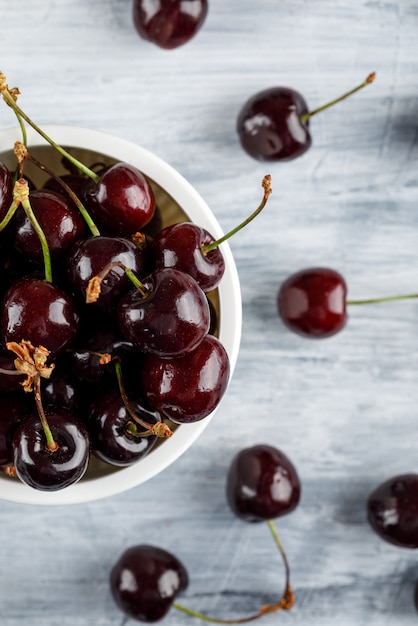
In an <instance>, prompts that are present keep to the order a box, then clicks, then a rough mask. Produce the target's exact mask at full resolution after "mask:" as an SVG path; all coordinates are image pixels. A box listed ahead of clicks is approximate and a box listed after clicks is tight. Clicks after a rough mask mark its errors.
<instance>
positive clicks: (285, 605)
mask: <svg viewBox="0 0 418 626" xmlns="http://www.w3.org/2000/svg"><path fill="white" fill-rule="evenodd" d="M267 525H268V527H269V530H270V532H271V534H272V537H273V539H274V542H275V544H276V546H277V548H278V550H279V552H280V554H281V557H282V560H283V563H284V567H285V576H286V578H285V588H284V591H283V594H282V597H281V598H280V600H279V601H278V602H276V603H275V604H264V605H263V606H261V607H260V608H259V610H258V611H257V613H253V614H252V615H248V616H247V617H241V618H237V619H220V618H217V617H210V616H209V615H205V614H204V613H199V612H198V611H193V610H192V609H189V608H187V607H185V606H183V605H182V604H179V603H178V602H173V607H174V608H176V609H177V610H178V611H181V612H182V613H186V614H187V615H190V616H191V617H197V618H198V619H201V620H203V621H204V622H211V623H212V624H245V623H247V622H253V621H254V620H256V619H259V618H260V617H263V616H264V615H270V614H272V613H277V612H278V611H281V610H283V611H289V610H290V609H291V608H292V606H293V604H294V602H295V596H294V595H293V591H292V588H291V586H290V567H289V562H288V560H287V556H286V553H285V551H284V548H283V545H282V542H281V540H280V537H279V534H278V532H277V530H276V527H275V525H274V523H273V521H272V520H268V521H267Z"/></svg>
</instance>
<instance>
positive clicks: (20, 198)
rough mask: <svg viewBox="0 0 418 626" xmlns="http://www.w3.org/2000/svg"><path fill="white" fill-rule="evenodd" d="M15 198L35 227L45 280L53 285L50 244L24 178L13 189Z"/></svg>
mask: <svg viewBox="0 0 418 626" xmlns="http://www.w3.org/2000/svg"><path fill="white" fill-rule="evenodd" d="M13 198H14V200H15V201H16V202H17V203H18V204H21V205H22V207H23V209H24V211H25V213H26V215H27V217H28V219H29V221H30V223H31V224H32V226H33V229H34V231H35V232H36V234H37V235H38V238H39V242H40V244H41V248H42V255H43V259H44V268H45V280H46V281H47V282H48V283H52V268H51V255H50V253H49V246H48V242H47V240H46V237H45V233H44V231H43V230H42V228H41V226H40V224H39V222H38V220H37V219H36V217H35V214H34V212H33V211H32V207H31V204H30V200H29V184H28V181H27V180H25V179H24V178H19V179H18V180H17V181H16V182H15V184H14V187H13ZM9 211H10V209H9ZM6 217H7V215H6ZM9 219H10V218H9Z"/></svg>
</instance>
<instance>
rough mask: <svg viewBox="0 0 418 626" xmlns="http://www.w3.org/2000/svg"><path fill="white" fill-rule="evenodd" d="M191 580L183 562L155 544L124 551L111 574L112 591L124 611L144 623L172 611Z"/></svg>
mask: <svg viewBox="0 0 418 626" xmlns="http://www.w3.org/2000/svg"><path fill="white" fill-rule="evenodd" d="M188 582H189V579H188V575H187V570H186V568H185V567H184V565H183V564H182V563H181V561H179V559H178V558H177V557H176V556H174V555H173V554H171V553H170V552H167V551H166V550H163V549H162V548H158V547H155V546H151V545H146V544H140V545H135V546H132V547H130V548H128V549H127V550H125V551H124V552H123V554H121V556H120V557H119V558H118V560H117V561H116V563H115V564H114V565H113V567H112V570H111V573H110V589H111V592H112V596H113V599H114V601H115V603H116V605H117V606H118V607H119V608H120V610H121V611H122V612H123V613H124V614H125V615H128V617H130V618H132V619H135V620H139V621H142V622H156V621H158V620H160V619H162V618H163V617H164V616H165V615H166V614H167V612H168V611H169V609H170V607H171V605H172V604H173V601H174V599H175V598H176V596H177V594H179V593H180V592H181V591H184V589H186V587H187V585H188Z"/></svg>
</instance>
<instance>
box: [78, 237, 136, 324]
mask: <svg viewBox="0 0 418 626" xmlns="http://www.w3.org/2000/svg"><path fill="white" fill-rule="evenodd" d="M110 263H121V264H122V265H123V266H125V267H127V268H128V269H130V270H132V271H133V272H135V274H136V275H137V276H138V277H141V276H142V275H143V271H144V267H145V259H144V254H143V251H142V250H140V249H139V248H138V247H137V246H136V245H135V244H134V243H133V242H132V241H130V240H129V239H127V238H125V237H111V236H98V237H90V238H88V239H84V240H83V241H80V242H78V243H76V244H75V245H74V246H73V247H72V248H71V250H70V253H69V256H68V260H67V270H68V278H69V281H70V283H71V284H72V286H73V287H74V289H75V292H76V293H77V294H78V296H79V298H81V299H82V300H83V302H85V299H86V289H87V286H88V284H89V281H90V280H91V278H93V277H94V276H96V275H98V274H99V273H100V272H101V271H102V270H104V269H105V268H106V267H107V266H108V265H109V264H110ZM131 287H132V285H131V282H130V281H129V278H128V277H127V276H126V274H125V272H124V270H123V269H122V268H121V267H119V266H114V267H113V268H112V270H111V271H110V272H108V273H107V274H106V276H105V278H104V279H103V281H102V283H101V294H100V297H99V299H98V301H97V302H96V303H94V304H93V305H89V306H92V307H95V308H97V309H100V310H101V311H105V312H107V313H109V312H110V313H112V312H114V310H115V307H116V306H117V303H118V301H119V298H120V297H121V295H122V294H123V293H125V292H126V291H128V289H129V288H131Z"/></svg>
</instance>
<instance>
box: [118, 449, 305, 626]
mask: <svg viewBox="0 0 418 626" xmlns="http://www.w3.org/2000/svg"><path fill="white" fill-rule="evenodd" d="M300 493H301V487H300V481H299V476H298V474H297V471H296V469H295V467H294V465H293V464H292V462H291V461H290V459H289V458H288V457H287V456H286V455H285V454H283V452H281V451H280V450H278V449H277V448H275V447H273V446H271V445H265V444H260V445H254V446H251V447H250V448H245V449H243V450H241V451H240V452H238V454H236V456H235V457H234V458H233V460H232V462H231V464H230V467H229V471H228V474H227V484H226V495H227V501H228V503H229V506H230V507H231V510H232V512H233V514H234V515H236V516H237V517H239V518H240V519H242V520H244V521H246V522H263V521H266V522H267V523H268V526H269V529H270V531H271V533H272V535H273V538H274V540H275V543H276V546H277V548H278V550H279V552H280V554H281V555H282V558H283V561H284V565H285V570H286V582H285V589H284V592H283V594H282V597H281V598H280V600H279V601H278V602H276V603H275V604H273V605H264V606H262V607H261V608H260V610H259V611H258V612H256V613H255V614H253V615H250V616H246V617H244V618H237V619H231V620H224V619H221V618H213V617H208V616H207V615H205V614H202V613H198V612H196V611H194V610H191V609H188V608H186V607H184V606H183V605H181V604H179V603H178V602H177V601H175V599H176V597H177V595H178V594H179V593H180V592H181V591H184V590H185V589H186V587H187V585H188V580H189V579H188V573H187V570H186V568H185V567H184V565H183V564H182V563H181V562H180V561H179V559H178V558H177V557H176V556H174V555H173V554H171V553H170V552H167V551H166V550H163V549H162V548H159V547H156V546H153V545H147V544H139V545H134V546H131V547H130V548H128V549H127V550H125V552H123V554H122V555H121V556H120V557H119V559H118V560H117V561H116V563H115V564H114V566H113V568H112V570H111V574H110V589H111V592H112V595H113V598H114V600H115V602H116V604H117V606H118V607H119V608H120V609H121V610H122V611H123V612H124V613H125V614H126V615H127V616H129V617H131V618H133V619H136V620H139V621H144V622H155V621H157V620H159V619H162V618H163V617H164V616H165V615H166V614H167V612H168V611H169V609H170V607H171V606H174V607H175V608H176V609H178V610H179V611H181V612H183V613H186V614H188V615H190V616H193V617H197V618H199V619H201V620H204V621H209V622H215V623H218V624H240V623H243V622H249V621H252V620H255V619H258V618H260V617H262V616H263V615H266V614H271V613H275V612H277V611H279V610H289V609H291V607H292V606H293V603H294V595H293V592H292V589H291V586H290V569H289V564H288V561H287V558H286V554H285V552H284V550H283V547H282V544H281V542H280V539H279V536H278V534H277V531H276V530H275V526H274V524H273V521H272V520H273V519H274V518H277V517H280V516H282V515H286V514H288V513H290V512H292V511H293V510H294V509H295V508H296V506H297V505H298V503H299V500H300Z"/></svg>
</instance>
